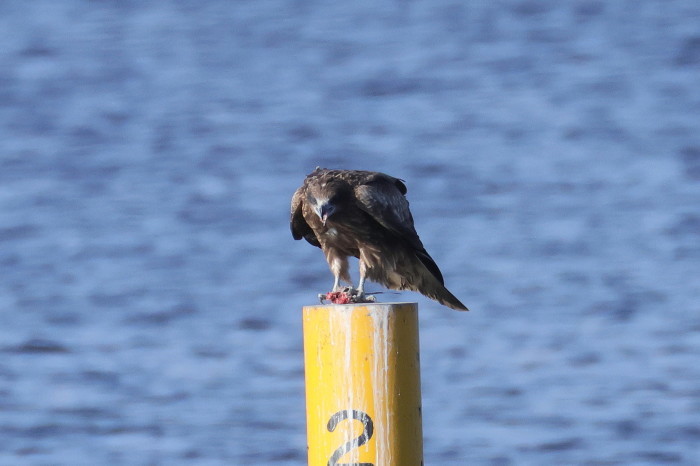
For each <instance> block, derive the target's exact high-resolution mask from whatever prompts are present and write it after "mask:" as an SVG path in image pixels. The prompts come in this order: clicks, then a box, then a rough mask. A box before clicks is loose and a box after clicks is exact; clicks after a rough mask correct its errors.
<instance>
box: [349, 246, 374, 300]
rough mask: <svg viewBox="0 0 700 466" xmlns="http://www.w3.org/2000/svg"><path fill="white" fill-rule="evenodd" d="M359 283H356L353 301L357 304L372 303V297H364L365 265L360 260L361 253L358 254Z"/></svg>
mask: <svg viewBox="0 0 700 466" xmlns="http://www.w3.org/2000/svg"><path fill="white" fill-rule="evenodd" d="M359 268H360V281H359V282H358V283H357V290H355V293H354V299H355V300H356V301H357V302H359V303H364V302H368V301H374V296H365V280H366V279H367V268H368V267H367V263H366V262H365V261H364V260H362V252H360V267H359Z"/></svg>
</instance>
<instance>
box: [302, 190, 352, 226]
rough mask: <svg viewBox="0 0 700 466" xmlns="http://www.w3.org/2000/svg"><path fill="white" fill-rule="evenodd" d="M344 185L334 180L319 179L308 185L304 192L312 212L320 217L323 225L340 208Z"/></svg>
mask: <svg viewBox="0 0 700 466" xmlns="http://www.w3.org/2000/svg"><path fill="white" fill-rule="evenodd" d="M344 188H345V186H343V184H342V183H340V182H338V181H335V180H332V179H331V180H320V181H319V182H318V183H314V184H311V185H309V189H308V190H307V192H306V200H307V201H308V202H309V203H310V204H311V206H312V207H313V210H314V212H316V215H318V218H320V219H321V221H322V222H323V225H324V226H325V225H326V222H327V221H328V219H329V218H331V217H332V216H333V215H336V214H337V213H338V212H339V211H340V210H341V208H342V200H343V198H344V194H345V189H344Z"/></svg>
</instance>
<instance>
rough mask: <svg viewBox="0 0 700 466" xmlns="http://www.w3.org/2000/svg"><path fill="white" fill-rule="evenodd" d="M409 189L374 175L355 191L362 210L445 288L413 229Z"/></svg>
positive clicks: (386, 177)
mask: <svg viewBox="0 0 700 466" xmlns="http://www.w3.org/2000/svg"><path fill="white" fill-rule="evenodd" d="M404 194H406V185H405V184H403V182H402V181H401V180H400V179H398V178H393V177H391V176H389V175H384V174H382V173H376V174H372V175H371V176H369V177H368V178H367V180H365V181H363V182H362V183H360V184H358V185H357V186H356V187H355V197H356V198H357V201H358V205H359V207H360V209H362V210H364V211H365V212H367V213H368V214H369V215H371V216H372V218H374V219H375V220H376V221H377V222H379V224H380V225H382V226H383V227H384V228H386V229H387V230H389V231H391V232H392V233H393V234H395V235H397V236H398V237H399V238H401V239H403V240H404V241H406V242H407V243H408V244H409V245H410V246H411V247H412V248H413V252H414V253H415V255H416V257H417V258H418V259H419V260H420V261H421V262H422V263H423V265H424V266H425V267H426V268H427V269H428V270H429V271H430V273H431V274H432V275H433V276H434V277H435V278H436V279H437V280H438V281H439V282H440V283H441V284H444V280H443V278H442V273H441V272H440V269H439V268H438V266H437V264H436V263H435V261H434V260H433V258H432V257H430V254H428V251H426V250H425V247H424V246H423V243H422V242H421V240H420V238H419V237H418V233H417V232H416V228H415V227H414V226H413V216H412V215H411V211H410V210H409V209H408V200H406V197H405V196H404Z"/></svg>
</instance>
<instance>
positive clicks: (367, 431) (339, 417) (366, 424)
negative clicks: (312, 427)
mask: <svg viewBox="0 0 700 466" xmlns="http://www.w3.org/2000/svg"><path fill="white" fill-rule="evenodd" d="M346 419H356V420H358V421H360V422H361V423H362V427H363V430H362V433H361V434H360V435H359V436H357V437H355V438H354V439H352V440H351V441H349V442H345V443H344V444H343V445H341V446H340V447H338V448H337V449H336V450H335V451H334V452H333V454H332V455H331V457H330V459H329V460H328V466H374V463H338V460H339V459H340V458H342V456H343V455H344V454H346V453H347V452H349V451H350V450H352V449H354V448H359V447H360V446H362V445H364V444H365V443H367V442H368V441H369V439H371V438H372V434H374V422H372V418H371V417H369V415H368V414H367V413H365V412H364V411H358V410H355V409H353V410H345V411H338V412H337V413H335V414H334V415H332V416H331V418H330V419H329V420H328V432H333V431H334V430H335V428H336V427H337V426H338V423H340V422H341V421H344V420H346Z"/></svg>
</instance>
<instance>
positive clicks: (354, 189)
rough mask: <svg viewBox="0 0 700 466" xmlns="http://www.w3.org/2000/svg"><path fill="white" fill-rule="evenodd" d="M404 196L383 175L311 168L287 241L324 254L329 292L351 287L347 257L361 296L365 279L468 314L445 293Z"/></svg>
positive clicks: (395, 183)
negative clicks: (343, 284) (353, 260)
mask: <svg viewBox="0 0 700 466" xmlns="http://www.w3.org/2000/svg"><path fill="white" fill-rule="evenodd" d="M405 194H406V185H405V184H404V183H403V181H402V180H400V179H398V178H394V177H391V176H389V175H385V174H383V173H378V172H369V171H360V170H328V169H325V168H316V170H314V171H313V172H312V173H310V174H309V175H308V176H307V177H306V179H305V180H304V184H303V185H302V186H301V187H300V188H299V189H297V190H296V192H295V193H294V196H293V197H292V213H291V229H292V236H294V239H301V238H304V239H305V240H306V241H308V242H309V243H311V244H313V245H314V246H316V247H319V248H321V249H322V250H323V253H324V254H325V256H326V260H327V261H328V265H329V266H330V269H331V271H332V272H333V275H334V276H335V282H334V284H333V291H338V290H339V283H340V280H344V281H347V282H350V275H349V273H348V257H349V256H354V257H357V258H358V259H359V260H360V266H359V269H360V281H359V283H358V287H357V290H358V292H359V293H360V294H362V293H363V289H364V283H365V279H367V278H368V279H370V280H372V281H375V282H378V283H381V284H382V285H384V286H385V287H387V288H390V289H394V290H413V291H418V292H420V293H422V294H423V295H425V296H427V297H429V298H431V299H434V300H436V301H438V302H440V303H441V304H444V305H445V306H448V307H451V308H452V309H458V310H464V311H466V310H468V309H467V307H466V306H465V305H464V304H462V303H461V302H460V301H459V300H458V299H457V298H456V297H455V296H454V295H453V294H452V293H450V292H449V291H448V290H447V288H445V286H444V281H443V278H442V274H441V273H440V269H439V268H438V266H437V265H436V264H435V262H434V261H433V259H432V258H431V257H430V255H429V254H428V253H427V252H426V250H425V248H424V247H423V243H422V242H421V240H420V238H419V237H418V234H417V233H416V229H415V228H414V226H413V217H412V216H411V212H410V211H409V209H408V201H407V200H406V197H405V196H404V195H405Z"/></svg>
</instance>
